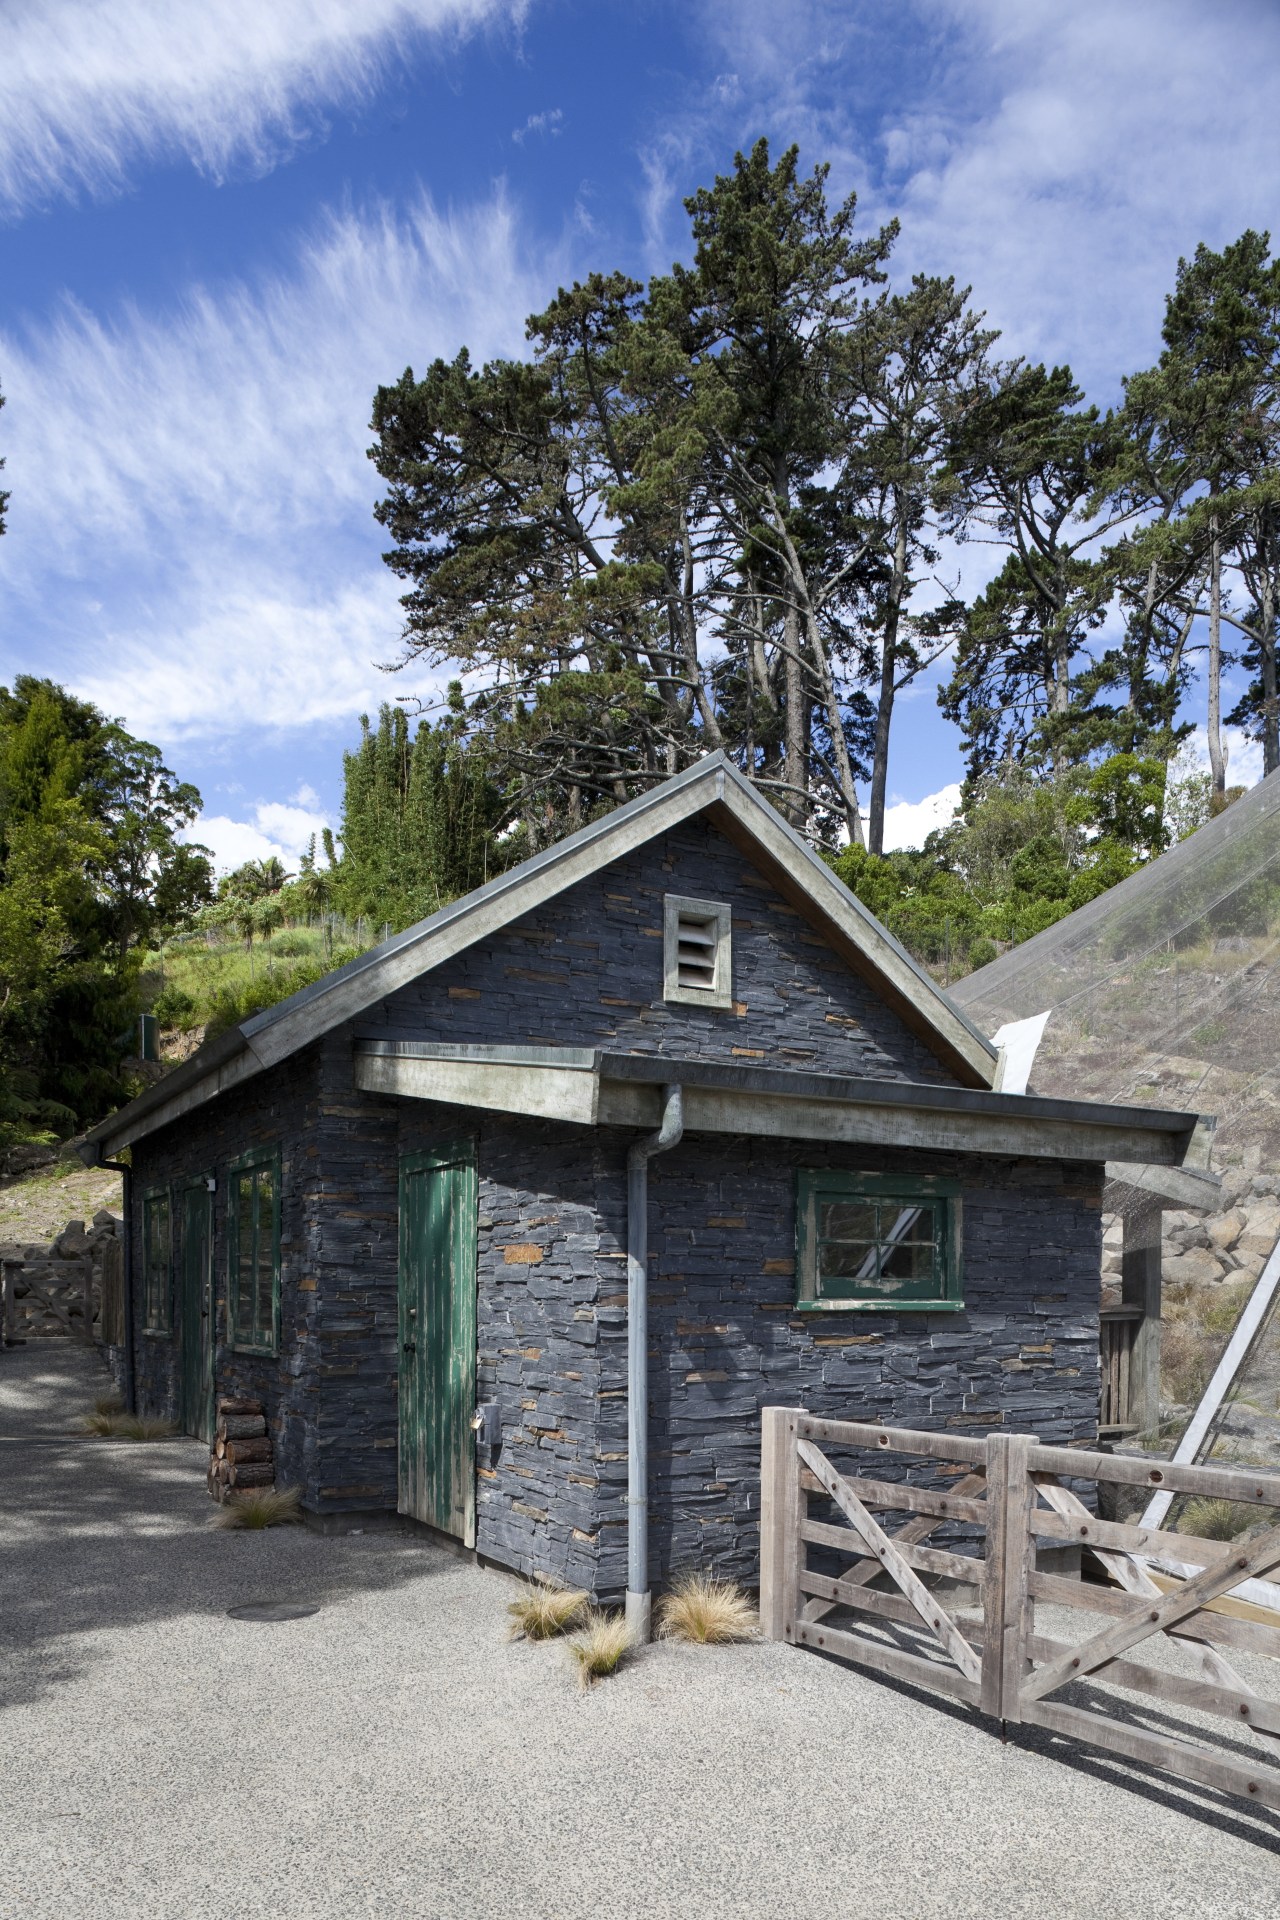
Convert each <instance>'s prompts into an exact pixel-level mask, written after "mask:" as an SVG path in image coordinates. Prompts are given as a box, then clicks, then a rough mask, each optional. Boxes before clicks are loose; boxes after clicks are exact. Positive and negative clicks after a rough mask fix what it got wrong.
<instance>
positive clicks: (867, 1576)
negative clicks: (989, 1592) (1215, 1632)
mask: <svg viewBox="0 0 1280 1920" xmlns="http://www.w3.org/2000/svg"><path fill="white" fill-rule="evenodd" d="M986 1487H987V1476H986V1472H985V1470H984V1469H982V1468H979V1470H978V1472H977V1473H967V1474H966V1475H965V1477H964V1479H963V1480H957V1481H956V1483H955V1485H954V1486H953V1487H952V1488H951V1492H952V1493H954V1494H958V1495H959V1496H960V1498H961V1499H963V1498H965V1496H966V1495H969V1494H975V1493H985V1492H986ZM1084 1511H1085V1512H1087V1511H1088V1509H1087V1508H1085V1509H1084ZM941 1525H942V1521H941V1519H940V1518H939V1516H938V1515H937V1514H932V1513H918V1514H916V1515H915V1517H914V1519H911V1520H904V1521H903V1523H902V1525H901V1526H900V1527H896V1528H895V1529H894V1531H893V1533H892V1534H891V1535H890V1536H889V1538H890V1539H891V1540H892V1542H893V1544H894V1546H895V1547H919V1546H923V1544H924V1542H925V1541H926V1540H927V1539H928V1538H929V1535H930V1534H931V1533H935V1532H936V1531H937V1529H938V1528H939V1527H940V1526H941ZM882 1571H883V1569H882V1568H881V1567H880V1566H879V1565H878V1564H877V1565H875V1566H873V1565H872V1564H871V1562H870V1561H865V1562H864V1563H863V1565H862V1566H860V1567H849V1568H847V1569H846V1571H845V1572H844V1573H842V1574H841V1576H840V1578H841V1579H842V1580H843V1581H844V1584H845V1585H846V1586H847V1587H866V1586H869V1585H870V1584H871V1582H872V1581H873V1580H874V1579H875V1577H876V1575H877V1574H878V1573H880V1572H882ZM980 1572H981V1563H980V1562H975V1565H974V1573H975V1577H976V1576H977V1575H978V1574H980ZM1154 1591H1156V1592H1158V1591H1159V1589H1158V1588H1155V1589H1154ZM839 1604H840V1603H839V1601H838V1600H810V1601H808V1602H807V1603H806V1605H805V1608H804V1612H803V1614H802V1615H801V1618H802V1619H803V1620H805V1621H806V1622H807V1623H811V1624H816V1623H817V1622H818V1621H819V1620H825V1619H826V1617H827V1615H828V1614H829V1613H834V1612H835V1610H836V1608H837V1606H838V1605H839Z"/></svg>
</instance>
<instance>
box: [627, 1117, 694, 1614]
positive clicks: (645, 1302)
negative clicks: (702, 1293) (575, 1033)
mask: <svg viewBox="0 0 1280 1920" xmlns="http://www.w3.org/2000/svg"><path fill="white" fill-rule="evenodd" d="M683 1133H684V1093H683V1091H682V1089H681V1088H680V1087H664V1088H663V1089H662V1125H661V1126H660V1127H659V1128H658V1131H657V1132H656V1133H649V1134H646V1135H645V1136H644V1138H643V1139H642V1140H637V1141H635V1143H634V1144H633V1145H632V1146H631V1148H630V1149H629V1150H628V1153H627V1625H628V1627H629V1628H630V1629H631V1637H632V1639H633V1641H635V1642H636V1643H637V1644H639V1643H640V1642H643V1641H645V1640H647V1639H648V1638H649V1619H650V1613H651V1596H650V1592H649V1162H650V1160H652V1159H653V1157H654V1155H655V1154H659V1153H666V1151H667V1150H668V1148H669V1147H674V1146H677V1145H678V1144H679V1142H680V1139H681V1136H682V1135H683Z"/></svg>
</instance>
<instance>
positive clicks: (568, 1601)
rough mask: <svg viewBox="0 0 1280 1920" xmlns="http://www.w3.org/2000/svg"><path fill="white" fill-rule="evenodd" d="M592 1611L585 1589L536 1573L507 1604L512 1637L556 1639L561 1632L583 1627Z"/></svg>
mask: <svg viewBox="0 0 1280 1920" xmlns="http://www.w3.org/2000/svg"><path fill="white" fill-rule="evenodd" d="M590 1611H591V1603H590V1600H589V1599H588V1597H587V1595H586V1594H585V1593H580V1592H578V1590H577V1589H576V1588H568V1587H559V1586H557V1585H556V1583H555V1582H554V1581H553V1580H546V1579H539V1578H537V1577H536V1576H535V1578H534V1579H532V1580H526V1581H525V1582H524V1584H523V1586H522V1587H521V1589H520V1592H519V1594H518V1595H517V1596H516V1598H515V1599H514V1600H512V1601H511V1602H510V1603H509V1604H508V1606H507V1612H508V1613H509V1614H510V1615H511V1638H512V1639H513V1640H518V1639H519V1638H520V1636H521V1635H522V1634H523V1635H524V1637H525V1639H526V1640H554V1639H555V1638H556V1637H557V1636H558V1635H559V1634H562V1633H571V1632H572V1631H573V1629H574V1628H575V1627H580V1626H581V1625H582V1624H583V1622H584V1621H585V1619H586V1618H587V1615H588V1614H589V1612H590Z"/></svg>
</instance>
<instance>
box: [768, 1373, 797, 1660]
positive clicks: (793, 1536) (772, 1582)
mask: <svg viewBox="0 0 1280 1920" xmlns="http://www.w3.org/2000/svg"><path fill="white" fill-rule="evenodd" d="M802 1412H803V1409H802V1408H800V1407H765V1408H763V1409H762V1410H761V1417H760V1630H761V1632H762V1633H763V1634H764V1637H765V1639H766V1640H793V1639H794V1636H795V1618H796V1611H797V1608H798V1605H799V1597H800V1589H799V1584H798V1579H797V1576H798V1573H799V1568H800V1456H799V1454H798V1453H797V1452H796V1441H797V1439H798V1437H799V1436H798V1432H797V1425H796V1423H797V1421H798V1420H799V1418H800V1415H801V1413H802Z"/></svg>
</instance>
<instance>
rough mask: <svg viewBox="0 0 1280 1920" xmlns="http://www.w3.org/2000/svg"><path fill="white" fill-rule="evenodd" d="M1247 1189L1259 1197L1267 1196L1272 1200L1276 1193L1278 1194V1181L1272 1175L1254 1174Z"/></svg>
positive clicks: (1279, 1188) (1279, 1181)
mask: <svg viewBox="0 0 1280 1920" xmlns="http://www.w3.org/2000/svg"><path fill="white" fill-rule="evenodd" d="M1249 1187H1250V1191H1251V1192H1253V1193H1256V1194H1257V1195H1259V1197H1262V1196H1267V1197H1270V1198H1273V1199H1274V1197H1275V1195H1276V1193H1277V1192H1280V1180H1277V1178H1276V1176H1275V1174H1274V1173H1255V1174H1254V1176H1253V1179H1252V1180H1251V1181H1250V1182H1249Z"/></svg>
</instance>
